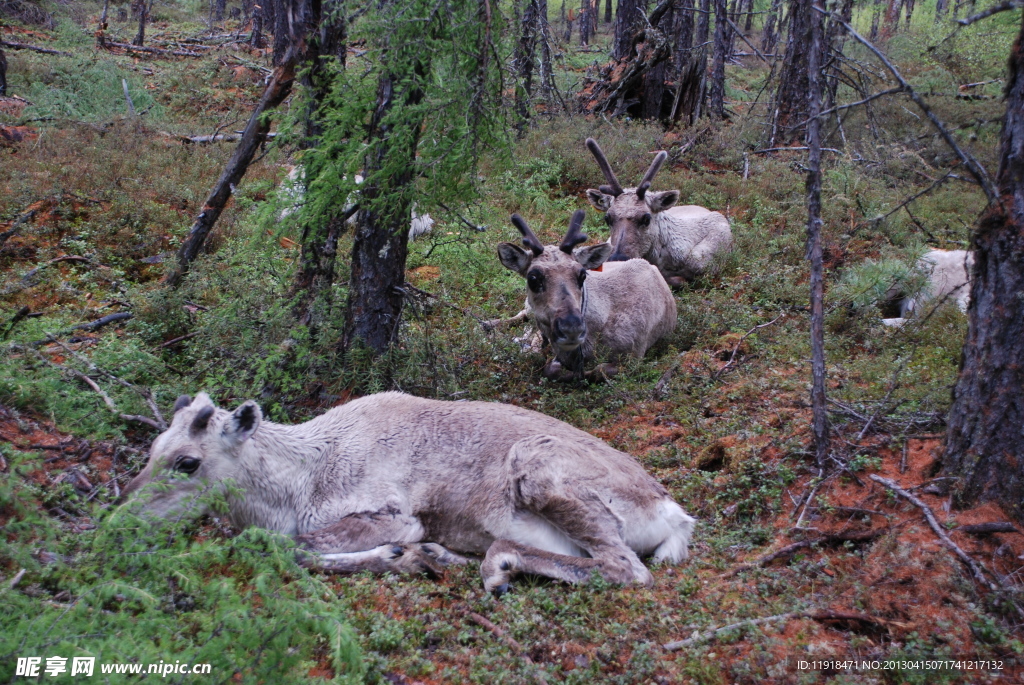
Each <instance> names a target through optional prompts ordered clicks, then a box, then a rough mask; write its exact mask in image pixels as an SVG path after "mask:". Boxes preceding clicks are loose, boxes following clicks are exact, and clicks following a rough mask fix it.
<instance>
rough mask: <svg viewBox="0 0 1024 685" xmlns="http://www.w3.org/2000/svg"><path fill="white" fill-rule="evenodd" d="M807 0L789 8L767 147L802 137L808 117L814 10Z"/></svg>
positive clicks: (797, 2) (798, 0)
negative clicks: (805, 3) (808, 70)
mask: <svg viewBox="0 0 1024 685" xmlns="http://www.w3.org/2000/svg"><path fill="white" fill-rule="evenodd" d="M805 1H806V0H792V1H791V3H790V8H789V36H788V37H787V39H786V56H785V59H784V60H783V62H782V70H781V72H780V74H779V86H778V89H777V90H776V92H775V102H774V108H773V120H772V131H771V137H770V139H769V141H768V147H774V146H775V145H776V144H784V143H791V142H793V141H797V140H802V139H803V137H804V130H805V127H804V126H803V122H805V121H806V120H807V97H808V95H807V92H808V91H807V55H808V52H809V48H810V33H811V17H810V16H809V14H808V12H813V10H811V9H810V5H809V4H808V5H807V6H806V11H804V10H805V8H804V5H803V2H805Z"/></svg>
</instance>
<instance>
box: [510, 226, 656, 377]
mask: <svg viewBox="0 0 1024 685" xmlns="http://www.w3.org/2000/svg"><path fill="white" fill-rule="evenodd" d="M585 216H586V213H585V212H584V211H583V210H582V209H578V210H576V212H575V213H574V214H573V216H572V220H571V221H570V222H569V230H568V232H566V234H565V237H564V238H562V242H561V243H559V244H558V246H557V247H556V246H554V245H548V246H547V247H544V246H543V245H542V244H541V242H540V240H538V238H537V236H536V235H535V234H534V233H533V231H531V230H530V227H529V226H527V225H526V221H524V220H523V218H522V217H521V216H519V215H518V214H513V215H512V224H513V225H514V226H515V227H516V228H517V229H519V232H520V233H521V234H522V236H523V244H524V245H525V246H526V247H528V248H530V249H529V251H527V250H524V249H523V248H521V247H519V246H518V245H516V244H514V243H501V244H500V245H498V258H499V259H500V260H501V263H502V264H503V265H504V266H505V268H507V269H511V270H512V271H515V272H516V273H518V274H519V275H520V276H523V277H524V278H525V279H526V287H527V295H526V298H527V299H526V309H525V310H524V311H528V312H529V313H530V314H531V315H532V316H533V319H534V321H536V323H537V328H538V329H540V333H541V335H542V336H543V338H544V339H545V340H547V341H550V342H551V345H552V347H553V348H554V350H555V357H554V358H553V359H552V360H551V361H549V362H548V363H547V365H546V366H545V368H544V374H545V375H546V376H548V377H549V378H555V377H559V376H560V375H561V373H562V370H563V368H564V369H566V370H567V371H569V372H571V373H572V375H573V376H575V377H577V378H578V377H579V376H580V375H582V373H583V365H584V362H587V361H590V360H592V359H593V358H594V356H595V354H594V353H595V351H596V350H600V351H602V352H603V353H605V354H607V355H608V356H609V357H610V358H611V359H612V361H615V360H617V359H619V358H622V357H624V356H626V355H632V356H634V357H637V358H638V359H639V358H642V357H643V356H644V354H646V353H647V350H648V349H649V348H650V347H651V345H653V344H654V343H655V342H657V341H658V340H660V339H661V338H663V337H665V336H666V335H668V334H669V333H671V332H672V331H673V330H674V329H675V327H676V303H675V299H674V298H673V297H672V291H671V290H670V289H669V287H668V284H667V283H665V279H664V278H662V277H661V274H660V273H658V270H657V269H656V268H654V267H653V266H651V265H650V264H648V263H647V262H645V261H643V260H642V259H633V260H630V261H628V262H623V263H621V264H615V265H614V266H612V265H607V269H608V270H607V271H606V272H603V271H598V272H595V271H590V272H588V270H589V269H596V268H598V267H600V266H601V265H602V264H604V262H605V260H606V259H607V258H608V256H609V255H610V254H611V252H612V246H611V245H609V244H608V243H600V244H598V245H591V246H589V247H584V248H581V249H579V250H576V251H575V253H574V252H573V248H574V247H576V246H577V245H579V244H580V243H584V242H586V241H587V236H586V235H585V234H584V233H582V232H581V231H580V227H581V226H582V225H583V219H584V217H585ZM520 314H522V312H520ZM615 371H616V369H615V367H614V366H612V365H610V364H601V365H599V366H598V368H597V369H595V372H596V373H598V374H603V375H605V376H609V375H613V374H614V373H615ZM592 373H593V372H592Z"/></svg>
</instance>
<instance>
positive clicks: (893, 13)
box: [882, 0, 903, 38]
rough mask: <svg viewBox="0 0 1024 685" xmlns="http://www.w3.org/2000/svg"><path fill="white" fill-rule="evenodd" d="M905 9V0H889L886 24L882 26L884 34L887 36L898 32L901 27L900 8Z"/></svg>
mask: <svg viewBox="0 0 1024 685" xmlns="http://www.w3.org/2000/svg"><path fill="white" fill-rule="evenodd" d="M902 9H903V0H889V6H888V8H887V9H886V11H885V24H884V26H883V27H882V35H883V36H884V37H886V38H888V37H889V36H891V35H893V34H894V33H896V31H897V30H899V27H900V10H902Z"/></svg>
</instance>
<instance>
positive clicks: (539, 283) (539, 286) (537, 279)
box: [526, 271, 544, 293]
mask: <svg viewBox="0 0 1024 685" xmlns="http://www.w3.org/2000/svg"><path fill="white" fill-rule="evenodd" d="M526 286H527V287H528V288H529V289H530V290H531V291H533V292H535V293H539V292H540V291H542V290H544V276H543V274H541V273H540V272H538V271H531V272H530V273H528V274H527V275H526Z"/></svg>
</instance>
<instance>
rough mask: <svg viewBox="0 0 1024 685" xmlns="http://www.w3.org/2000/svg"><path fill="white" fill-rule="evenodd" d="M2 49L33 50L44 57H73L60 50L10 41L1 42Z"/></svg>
mask: <svg viewBox="0 0 1024 685" xmlns="http://www.w3.org/2000/svg"><path fill="white" fill-rule="evenodd" d="M0 47H4V48H11V49H13V50H31V51H32V52H41V53H43V54H44V55H60V56H62V57H71V53H70V52H62V51H60V50H52V49H50V48H41V47H38V46H35V45H29V44H28V43H15V42H12V41H9V40H0Z"/></svg>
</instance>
